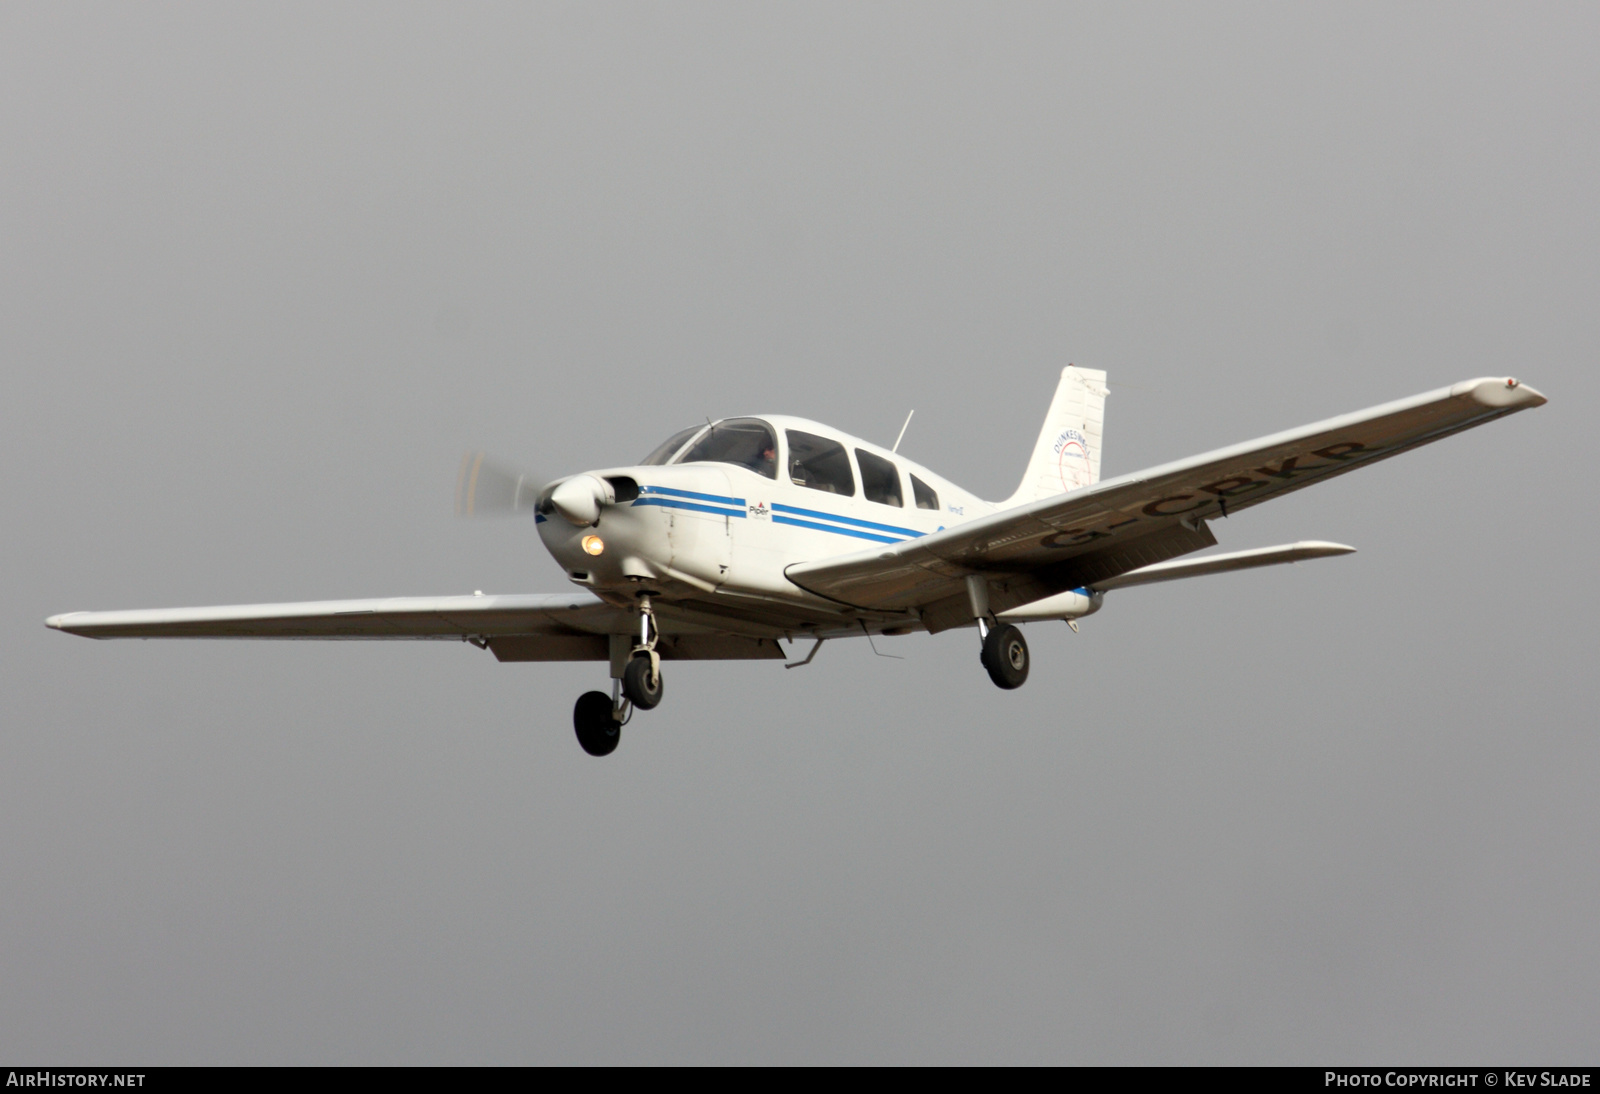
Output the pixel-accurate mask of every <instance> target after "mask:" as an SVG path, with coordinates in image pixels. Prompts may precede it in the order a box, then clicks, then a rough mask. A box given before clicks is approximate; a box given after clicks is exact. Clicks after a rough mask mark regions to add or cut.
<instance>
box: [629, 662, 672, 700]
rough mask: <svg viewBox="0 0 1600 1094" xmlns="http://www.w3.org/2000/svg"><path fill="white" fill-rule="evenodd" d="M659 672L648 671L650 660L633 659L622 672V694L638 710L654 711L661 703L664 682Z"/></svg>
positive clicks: (658, 670)
mask: <svg viewBox="0 0 1600 1094" xmlns="http://www.w3.org/2000/svg"><path fill="white" fill-rule="evenodd" d="M661 675H662V674H661V670H660V669H657V670H656V671H655V672H651V671H650V658H648V657H635V658H634V659H633V660H632V661H629V662H628V667H627V668H625V669H623V670H622V694H624V695H626V696H627V697H628V701H629V702H631V703H632V704H633V705H634V706H636V707H638V708H639V709H640V710H654V709H655V707H656V704H657V703H659V702H661V689H662V687H663V686H664V684H665V681H663V680H662V678H661Z"/></svg>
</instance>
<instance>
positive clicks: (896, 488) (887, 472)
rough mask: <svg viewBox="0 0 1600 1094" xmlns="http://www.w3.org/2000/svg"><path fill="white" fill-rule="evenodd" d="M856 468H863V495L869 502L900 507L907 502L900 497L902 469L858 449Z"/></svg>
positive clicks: (880, 457)
mask: <svg viewBox="0 0 1600 1094" xmlns="http://www.w3.org/2000/svg"><path fill="white" fill-rule="evenodd" d="M856 466H857V467H859V468H861V493H862V494H863V495H865V496H866V499H867V500H868V501H875V502H878V503H879V504H881V505H898V506H901V507H902V508H903V507H904V506H905V502H904V501H903V500H901V495H900V469H899V468H898V467H896V466H895V465H894V464H892V463H890V462H889V461H888V460H886V459H884V458H883V457H882V456H874V455H873V454H872V453H871V452H868V451H866V450H865V449H861V448H858V449H856Z"/></svg>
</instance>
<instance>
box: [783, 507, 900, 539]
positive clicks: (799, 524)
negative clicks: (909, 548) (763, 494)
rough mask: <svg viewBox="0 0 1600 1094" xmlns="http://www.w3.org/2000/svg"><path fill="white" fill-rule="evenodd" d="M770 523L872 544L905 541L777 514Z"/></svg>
mask: <svg viewBox="0 0 1600 1094" xmlns="http://www.w3.org/2000/svg"><path fill="white" fill-rule="evenodd" d="M774 508H776V507H774ZM772 523H773V524H792V525H794V526H795V527H796V528H812V529H815V530H816V531H818V532H832V533H834V534H835V535H840V536H854V537H855V538H857V539H870V540H872V541H873V542H874V543H904V542H905V540H903V539H896V538H895V537H894V536H878V535H873V534H872V533H871V532H862V531H858V530H857V529H855V528H840V527H839V526H838V525H837V524H815V523H813V522H812V521H809V520H796V519H795V518H794V517H785V516H780V515H779V514H777V513H774V514H772Z"/></svg>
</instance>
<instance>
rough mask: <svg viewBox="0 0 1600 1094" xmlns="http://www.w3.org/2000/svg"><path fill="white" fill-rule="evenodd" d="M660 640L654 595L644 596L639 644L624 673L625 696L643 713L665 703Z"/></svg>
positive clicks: (634, 648) (641, 597) (641, 605)
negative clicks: (653, 602)
mask: <svg viewBox="0 0 1600 1094" xmlns="http://www.w3.org/2000/svg"><path fill="white" fill-rule="evenodd" d="M660 637H661V632H660V630H659V629H658V628H657V627H656V613H655V609H654V608H653V607H651V605H650V594H649V593H640V594H639V644H638V645H636V646H634V647H633V651H632V653H631V654H630V655H629V658H628V666H627V668H625V669H623V670H622V694H623V695H625V696H627V698H628V701H629V702H630V703H632V704H633V705H634V706H635V707H636V708H638V709H639V710H653V709H654V708H655V706H656V704H658V703H660V702H661V693H662V683H663V682H662V679H661V654H660V653H659V652H657V650H656V643H657V641H658V640H659V639H660Z"/></svg>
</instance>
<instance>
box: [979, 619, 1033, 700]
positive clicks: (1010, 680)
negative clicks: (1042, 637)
mask: <svg viewBox="0 0 1600 1094" xmlns="http://www.w3.org/2000/svg"><path fill="white" fill-rule="evenodd" d="M978 629H979V630H980V631H987V632H988V633H986V634H985V635H984V636H983V652H982V653H980V654H979V655H978V660H980V661H982V662H983V667H984V668H986V669H988V670H989V679H991V680H993V681H994V682H995V685H996V686H997V687H1002V688H1005V689H1006V690H1007V691H1010V690H1011V689H1012V688H1020V687H1021V686H1022V685H1023V684H1024V683H1026V682H1027V680H1028V642H1027V640H1026V639H1025V638H1023V637H1022V632H1021V631H1019V630H1018V629H1017V628H1016V627H1014V626H1012V625H1011V624H1010V623H1002V624H1001V625H1000V626H998V627H995V628H993V629H992V630H991V629H989V628H988V627H987V626H986V625H985V624H984V622H983V621H982V620H981V619H980V620H979V621H978Z"/></svg>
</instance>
